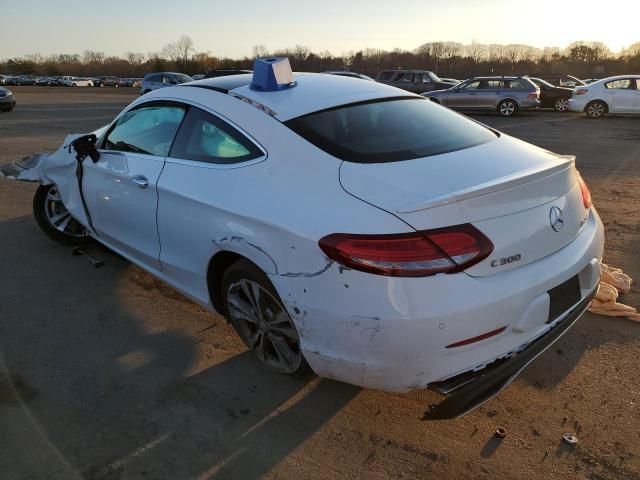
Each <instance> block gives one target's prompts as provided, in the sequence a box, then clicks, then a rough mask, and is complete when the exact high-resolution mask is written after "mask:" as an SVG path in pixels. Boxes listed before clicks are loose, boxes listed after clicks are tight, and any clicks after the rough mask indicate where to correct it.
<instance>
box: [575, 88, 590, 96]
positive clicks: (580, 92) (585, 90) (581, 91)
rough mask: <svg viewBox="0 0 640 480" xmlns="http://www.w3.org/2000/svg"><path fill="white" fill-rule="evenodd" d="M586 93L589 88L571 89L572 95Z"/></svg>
mask: <svg viewBox="0 0 640 480" xmlns="http://www.w3.org/2000/svg"><path fill="white" fill-rule="evenodd" d="M586 93H589V90H587V89H586V88H576V89H575V90H574V91H573V94H574V95H585V94H586Z"/></svg>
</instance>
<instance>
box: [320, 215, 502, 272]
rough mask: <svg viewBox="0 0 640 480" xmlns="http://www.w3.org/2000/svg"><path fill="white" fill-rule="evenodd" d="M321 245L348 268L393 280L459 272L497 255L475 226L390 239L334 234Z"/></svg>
mask: <svg viewBox="0 0 640 480" xmlns="http://www.w3.org/2000/svg"><path fill="white" fill-rule="evenodd" d="M318 244H319V246H320V248H321V249H322V251H323V252H324V253H325V254H326V255H327V256H328V257H329V258H330V259H332V260H335V261H336V262H338V263H340V264H342V265H344V266H345V267H349V268H353V269H355V270H360V271H363V272H368V273H374V274H377V275H388V276H393V277H425V276H427V275H435V274H436V273H453V272H459V271H461V270H464V269H466V268H469V267H470V266H472V265H475V264H476V263H478V262H480V261H482V260H483V259H485V258H487V257H488V256H489V255H490V254H491V252H492V251H493V244H492V243H491V241H490V240H489V239H488V238H487V237H485V236H484V235H483V234H482V232H480V231H479V230H478V229H477V228H475V227H474V226H473V225H471V224H464V225H456V226H454V227H446V228H437V229H433V230H424V231H421V232H412V233H398V234H390V235H357V234H347V233H334V234H331V235H328V236H326V237H324V238H322V239H320V241H319V242H318Z"/></svg>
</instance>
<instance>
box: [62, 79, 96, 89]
mask: <svg viewBox="0 0 640 480" xmlns="http://www.w3.org/2000/svg"><path fill="white" fill-rule="evenodd" d="M62 84H63V85H64V86H65V87H93V81H92V80H90V79H88V78H80V77H67V78H66V79H65V80H63V82H62Z"/></svg>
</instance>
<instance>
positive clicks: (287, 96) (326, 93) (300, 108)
mask: <svg viewBox="0 0 640 480" xmlns="http://www.w3.org/2000/svg"><path fill="white" fill-rule="evenodd" d="M252 78H253V75H251V74H245V75H230V76H227V77H217V78H207V79H204V80H197V81H195V82H189V83H185V84H183V85H181V87H201V88H206V89H210V90H215V91H218V92H222V93H230V94H233V95H238V96H240V97H244V98H246V99H248V100H250V101H252V102H256V103H258V104H260V105H262V106H265V107H267V108H268V109H269V110H271V111H272V112H274V116H275V117H276V118H277V119H278V120H280V121H283V122H284V121H287V120H290V119H292V118H296V117H300V116H302V115H306V114H309V113H313V112H317V111H320V110H326V109H329V108H333V107H338V106H340V105H345V104H349V103H356V102H362V101H368V100H375V99H378V98H392V97H418V98H420V96H419V95H416V94H413V93H410V92H407V91H405V90H400V89H398V88H395V87H390V86H388V85H384V84H382V83H377V82H363V81H362V80H360V79H358V78H353V77H345V76H340V75H330V74H323V73H295V74H294V80H295V81H296V86H294V87H291V88H287V89H285V90H280V91H273V92H263V91H258V90H252V89H251V88H250V83H251V80H252Z"/></svg>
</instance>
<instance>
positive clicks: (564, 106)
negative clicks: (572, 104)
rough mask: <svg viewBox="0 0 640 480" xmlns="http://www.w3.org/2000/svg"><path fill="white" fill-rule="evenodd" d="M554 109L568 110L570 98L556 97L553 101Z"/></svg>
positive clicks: (557, 110)
mask: <svg viewBox="0 0 640 480" xmlns="http://www.w3.org/2000/svg"><path fill="white" fill-rule="evenodd" d="M553 109H554V110H555V111H556V112H566V111H567V110H568V109H569V99H568V98H567V97H560V98H556V101H555V102H553Z"/></svg>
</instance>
